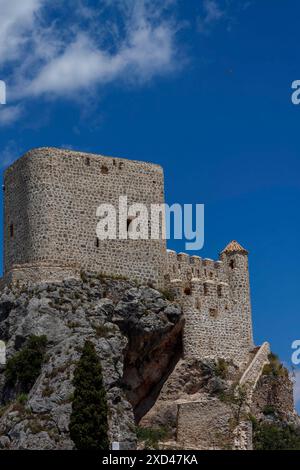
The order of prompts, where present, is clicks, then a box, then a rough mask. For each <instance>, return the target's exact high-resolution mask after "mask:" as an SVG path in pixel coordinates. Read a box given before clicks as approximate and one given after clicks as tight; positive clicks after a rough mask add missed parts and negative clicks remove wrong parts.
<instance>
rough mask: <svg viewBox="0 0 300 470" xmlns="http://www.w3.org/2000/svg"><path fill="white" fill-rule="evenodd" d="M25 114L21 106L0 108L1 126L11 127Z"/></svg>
mask: <svg viewBox="0 0 300 470" xmlns="http://www.w3.org/2000/svg"><path fill="white" fill-rule="evenodd" d="M22 114H23V108H22V106H21V105H16V106H4V105H2V106H1V107H0V125H1V126H10V125H11V124H14V122H15V121H17V120H18V119H19V118H20V117H21V115H22Z"/></svg>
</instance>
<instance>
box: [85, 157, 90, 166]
mask: <svg viewBox="0 0 300 470" xmlns="http://www.w3.org/2000/svg"><path fill="white" fill-rule="evenodd" d="M85 164H86V166H90V164H91V160H90V158H89V157H86V159H85Z"/></svg>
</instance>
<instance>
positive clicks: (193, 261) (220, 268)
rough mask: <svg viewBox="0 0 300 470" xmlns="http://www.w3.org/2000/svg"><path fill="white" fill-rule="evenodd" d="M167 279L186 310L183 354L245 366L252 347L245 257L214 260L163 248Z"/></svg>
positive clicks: (227, 255)
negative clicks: (166, 261)
mask: <svg viewBox="0 0 300 470" xmlns="http://www.w3.org/2000/svg"><path fill="white" fill-rule="evenodd" d="M232 257H233V260H232V259H231V258H232ZM231 261H234V264H232V263H231ZM168 282H169V285H170V288H171V289H172V290H173V292H174V293H175V295H176V297H177V298H178V299H180V301H181V304H182V307H183V310H184V314H185V329H184V341H183V346H184V354H185V357H198V358H205V357H211V358H217V357H222V358H225V359H227V360H230V359H231V360H233V361H234V362H235V363H237V364H244V365H245V364H246V363H247V362H248V360H249V352H250V351H251V350H252V349H253V347H254V345H253V338H252V319H251V306H250V293H249V278H248V260H247V256H246V255H244V254H239V253H236V254H233V255H230V254H226V255H222V260H218V261H213V260H211V259H201V258H200V257H198V256H191V257H190V256H188V255H187V254H185V253H179V254H178V255H177V254H176V253H175V252H174V251H168Z"/></svg>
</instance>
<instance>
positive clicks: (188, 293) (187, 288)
mask: <svg viewBox="0 0 300 470" xmlns="http://www.w3.org/2000/svg"><path fill="white" fill-rule="evenodd" d="M184 293H185V295H191V294H192V291H191V288H190V287H186V288H185V289H184Z"/></svg>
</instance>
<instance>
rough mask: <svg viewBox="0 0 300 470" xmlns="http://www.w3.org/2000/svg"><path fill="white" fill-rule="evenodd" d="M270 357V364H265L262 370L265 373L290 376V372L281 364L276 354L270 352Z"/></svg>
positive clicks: (272, 375)
mask: <svg viewBox="0 0 300 470" xmlns="http://www.w3.org/2000/svg"><path fill="white" fill-rule="evenodd" d="M268 359H269V364H266V365H265V366H264V368H263V371H262V374H263V375H269V376H271V377H288V375H289V373H288V371H287V369H286V368H285V367H284V366H283V365H282V364H281V362H280V360H279V358H278V356H277V355H276V354H274V353H270V354H269V356H268Z"/></svg>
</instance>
